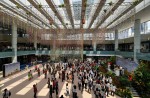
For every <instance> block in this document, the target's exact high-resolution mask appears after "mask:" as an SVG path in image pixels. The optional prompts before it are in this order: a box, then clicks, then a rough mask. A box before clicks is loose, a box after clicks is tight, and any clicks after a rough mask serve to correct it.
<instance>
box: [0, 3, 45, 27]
mask: <svg viewBox="0 0 150 98" xmlns="http://www.w3.org/2000/svg"><path fill="white" fill-rule="evenodd" d="M0 5H1V6H3V7H4V8H6V9H8V10H10V11H12V12H13V13H15V14H17V15H19V16H20V17H22V18H24V19H26V18H27V16H26V15H24V14H23V13H20V12H18V11H16V10H14V9H12V8H10V5H9V4H7V3H6V2H4V1H3V3H2V1H1V2H0ZM6 5H7V6H6ZM29 21H30V22H32V23H33V24H35V25H37V26H39V27H41V28H43V26H41V25H40V24H38V23H37V22H34V21H33V20H31V19H29Z"/></svg>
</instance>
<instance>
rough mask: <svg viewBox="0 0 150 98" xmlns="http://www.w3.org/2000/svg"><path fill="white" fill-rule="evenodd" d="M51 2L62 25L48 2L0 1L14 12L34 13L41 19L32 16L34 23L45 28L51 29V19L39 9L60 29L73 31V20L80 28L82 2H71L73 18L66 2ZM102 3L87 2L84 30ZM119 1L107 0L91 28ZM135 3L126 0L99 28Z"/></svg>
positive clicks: (25, 0)
mask: <svg viewBox="0 0 150 98" xmlns="http://www.w3.org/2000/svg"><path fill="white" fill-rule="evenodd" d="M13 1H15V2H17V3H19V4H20V5H17V4H15V3H14V2H13ZM50 1H51V2H52V4H53V5H54V6H55V8H54V9H56V11H57V12H58V13H59V15H60V17H61V19H62V21H63V22H64V23H62V22H61V20H60V19H59V18H58V17H59V16H57V15H56V14H55V13H56V12H53V10H52V9H51V7H50V6H49V5H48V3H47V2H46V0H0V4H2V3H3V4H4V5H6V6H8V7H10V8H12V9H13V10H16V11H18V12H20V13H21V14H27V11H29V12H32V13H33V14H34V15H35V16H37V17H38V18H39V19H36V18H35V17H34V16H32V15H31V17H30V18H32V19H33V21H35V22H37V23H39V24H41V25H44V26H43V27H44V28H49V27H51V26H50V24H49V22H50V19H49V18H47V17H46V16H45V15H46V14H45V15H43V13H41V12H40V11H39V9H41V8H42V11H43V12H46V13H47V14H48V17H51V18H52V19H53V23H54V22H55V23H56V25H58V27H59V28H60V29H63V28H64V26H63V24H65V25H66V27H67V28H68V29H72V25H71V21H70V19H71V18H72V19H73V22H74V24H73V25H74V28H75V29H79V28H80V22H81V21H83V20H82V19H81V9H82V0H69V3H70V4H69V5H70V6H71V8H70V10H71V14H72V16H71V17H69V16H70V15H69V14H70V13H67V10H68V9H66V6H65V5H66V4H65V3H64V0H50ZM100 1H101V0H87V2H86V3H85V4H86V10H85V17H84V21H85V24H83V28H84V29H87V28H88V26H89V24H90V22H91V20H92V17H93V15H94V13H95V11H96V9H97V6H98V4H99V3H100ZM117 1H118V0H106V2H105V4H104V6H103V7H102V9H101V11H99V13H96V15H97V17H96V19H95V20H94V22H93V23H92V26H91V28H96V26H97V25H98V24H99V23H100V22H101V20H103V19H104V17H105V16H106V15H107V12H108V11H111V8H113V6H114V5H115V3H116V2H117ZM133 1H135V0H124V2H123V3H122V4H121V5H119V7H118V8H117V9H116V10H115V11H114V12H113V13H112V14H111V15H110V16H109V17H108V18H107V19H106V20H105V21H104V22H103V23H102V24H101V25H100V26H99V28H104V27H106V26H107V24H109V23H110V22H111V21H112V20H114V19H115V18H117V16H118V15H120V14H121V13H122V11H124V10H125V9H126V8H128V7H130V6H131V4H132V3H133ZM30 2H34V3H35V4H37V6H38V7H39V8H36V6H34V5H32V4H31V3H30ZM110 3H111V4H110ZM10 5H11V6H10ZM0 6H1V5H0ZM20 6H22V7H23V8H24V9H26V10H24V9H22V8H21V7H20ZM105 11H106V12H105ZM129 13H131V11H129ZM14 15H15V14H14ZM127 15H128V13H127ZM26 16H27V15H26ZM18 17H20V18H21V19H22V17H21V16H18ZM24 20H26V21H27V19H24ZM118 21H120V20H119V19H118ZM117 23H118V22H117V21H115V22H113V23H112V24H111V25H110V26H109V27H113V26H114V25H116V24H117ZM56 25H54V24H53V25H52V27H53V28H56Z"/></svg>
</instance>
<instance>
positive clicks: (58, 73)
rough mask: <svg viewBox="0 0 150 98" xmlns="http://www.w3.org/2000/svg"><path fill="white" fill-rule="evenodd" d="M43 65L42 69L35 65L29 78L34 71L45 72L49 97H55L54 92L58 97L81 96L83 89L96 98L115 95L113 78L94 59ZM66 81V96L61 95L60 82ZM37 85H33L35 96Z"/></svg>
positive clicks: (39, 74) (39, 73) (74, 97)
mask: <svg viewBox="0 0 150 98" xmlns="http://www.w3.org/2000/svg"><path fill="white" fill-rule="evenodd" d="M42 65H43V67H42V70H40V69H41V68H40V67H39V66H35V70H30V71H29V72H28V77H29V80H31V79H32V78H33V75H32V73H33V72H37V73H38V74H37V75H38V77H40V76H41V74H44V79H47V87H48V88H49V98H53V95H54V94H55V95H56V96H57V98H58V97H60V98H64V97H65V96H72V98H79V97H78V93H80V92H79V91H81V93H83V91H87V92H88V93H91V94H92V95H93V94H94V97H95V98H106V97H107V96H109V95H112V96H114V92H115V90H116V86H115V85H114V84H113V82H112V78H111V77H107V76H105V75H104V74H102V73H100V72H99V70H97V68H98V67H99V66H101V65H99V64H96V63H95V62H93V61H87V60H86V61H84V62H80V61H79V60H71V61H68V62H67V63H57V64H55V63H45V64H42ZM42 72H43V73H42ZM60 80H61V81H60ZM74 80H76V81H77V83H74V82H75V81H74ZM64 81H66V82H67V83H66V84H65V86H66V92H65V96H64V95H60V96H59V95H58V94H59V92H60V91H59V82H64ZM70 83H71V84H72V87H70V88H69V86H68V84H70ZM37 85H38V84H34V85H33V92H34V98H37V92H38V88H37ZM70 89H71V90H70Z"/></svg>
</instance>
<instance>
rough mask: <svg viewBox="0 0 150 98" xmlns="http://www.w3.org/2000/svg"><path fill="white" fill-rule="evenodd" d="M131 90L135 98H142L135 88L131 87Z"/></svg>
mask: <svg viewBox="0 0 150 98" xmlns="http://www.w3.org/2000/svg"><path fill="white" fill-rule="evenodd" d="M130 90H131V92H132V94H133V98H141V97H140V95H139V94H138V93H137V91H136V90H135V89H134V88H133V87H130Z"/></svg>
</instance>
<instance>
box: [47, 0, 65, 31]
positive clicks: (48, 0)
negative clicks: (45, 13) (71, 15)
mask: <svg viewBox="0 0 150 98" xmlns="http://www.w3.org/2000/svg"><path fill="white" fill-rule="evenodd" d="M46 2H47V4H48V5H49V7H50V8H51V9H52V11H53V12H54V13H55V14H56V16H57V17H58V19H59V21H60V22H61V23H62V25H63V26H64V28H65V29H67V27H66V24H65V23H64V21H63V18H62V17H61V16H60V14H59V12H58V11H57V9H56V8H55V6H54V4H53V2H52V1H51V0H46Z"/></svg>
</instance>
